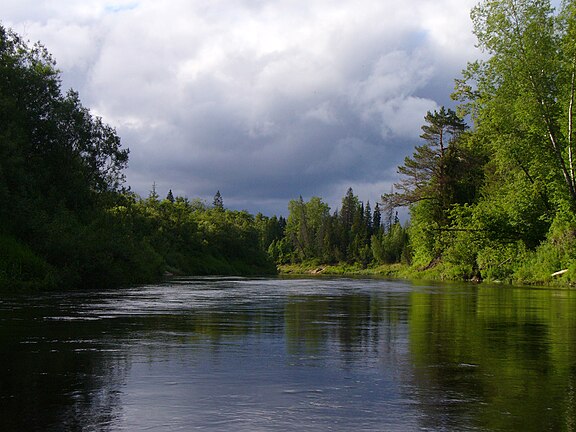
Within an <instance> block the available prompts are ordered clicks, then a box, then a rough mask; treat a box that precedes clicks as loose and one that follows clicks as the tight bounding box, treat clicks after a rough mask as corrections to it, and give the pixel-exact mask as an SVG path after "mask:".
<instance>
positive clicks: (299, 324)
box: [284, 293, 406, 362]
mask: <svg viewBox="0 0 576 432" xmlns="http://www.w3.org/2000/svg"><path fill="white" fill-rule="evenodd" d="M405 305H406V298H401V297H394V296H386V295H383V294H380V295H369V294H365V293H362V294H360V293H355V294H348V295H342V296H333V297H331V296H293V297H290V298H289V299H288V302H287V303H286V306H285V309H284V322H285V337H286V343H287V346H288V352H289V353H290V354H296V355H299V354H307V355H310V354H312V355H313V354H315V353H318V352H320V351H325V350H327V349H334V350H336V351H337V352H339V353H340V354H341V355H342V357H343V358H344V360H345V361H346V362H350V361H353V360H357V359H359V358H363V357H365V355H366V354H368V353H379V352H380V351H382V350H384V351H387V350H389V349H390V348H391V347H392V342H393V340H394V339H395V338H396V337H397V335H395V334H394V329H395V328H396V324H397V323H399V322H400V321H401V320H402V315H406V309H405V307H404V306H405ZM405 320H406V317H405V316H404V322H405Z"/></svg>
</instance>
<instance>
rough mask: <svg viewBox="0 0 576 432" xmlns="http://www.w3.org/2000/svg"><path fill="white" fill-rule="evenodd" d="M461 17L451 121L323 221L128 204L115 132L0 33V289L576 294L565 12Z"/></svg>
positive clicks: (31, 51) (159, 201) (568, 7)
mask: <svg viewBox="0 0 576 432" xmlns="http://www.w3.org/2000/svg"><path fill="white" fill-rule="evenodd" d="M471 17H472V21H473V24H474V33H475V35H476V36H477V39H478V46H479V47H480V48H481V49H482V50H483V51H484V53H485V54H486V55H485V56H484V59H483V60H478V61H475V62H472V63H470V64H468V66H467V67H466V69H465V70H464V71H463V72H462V76H461V77H460V78H458V79H456V85H455V91H454V93H453V95H452V97H453V99H454V100H455V101H457V108H456V109H455V110H452V109H450V108H446V107H441V108H440V109H438V110H434V111H431V112H428V113H426V114H425V115H424V116H423V125H422V134H421V140H420V141H419V142H418V143H415V149H414V152H413V154H412V155H410V156H408V157H406V159H405V160H404V163H403V164H402V165H401V166H400V167H398V173H399V180H398V182H397V184H396V185H395V189H394V191H393V192H391V193H388V194H384V195H383V196H382V197H381V198H380V199H379V200H378V202H374V203H372V204H371V203H370V202H366V203H363V202H361V201H360V200H359V199H358V197H357V196H355V195H354V192H353V190H352V189H349V190H348V191H347V192H346V194H345V196H344V197H343V198H342V203H341V206H340V207H339V208H338V209H336V210H334V211H332V210H331V209H330V208H329V206H328V205H327V204H326V203H324V202H323V201H322V198H320V197H312V198H310V199H309V200H307V201H305V200H304V199H303V198H302V197H300V198H299V199H294V200H292V201H290V202H289V203H288V216H287V218H283V217H276V216H272V217H268V216H264V215H262V214H257V215H251V214H249V213H247V212H245V211H233V210H228V209H226V208H225V205H224V198H223V197H222V195H221V194H220V192H219V191H218V192H217V193H216V195H215V196H214V201H213V202H212V203H209V204H207V203H205V202H203V201H201V200H199V199H194V200H189V199H187V198H184V197H179V196H176V197H175V196H173V194H172V192H171V191H169V192H168V194H167V195H166V197H160V196H159V195H158V193H157V192H156V190H155V188H154V187H153V188H152V191H151V192H150V194H149V195H148V196H147V197H140V196H138V195H136V194H134V193H133V192H131V191H130V189H129V188H128V187H126V185H125V181H124V180H125V179H124V174H123V171H124V169H125V167H126V165H127V162H128V156H129V152H128V150H127V149H123V148H122V146H121V143H120V138H119V137H118V136H117V134H116V131H115V130H114V129H113V128H112V127H110V126H108V125H106V124H105V123H103V121H102V119H100V118H98V117H95V116H93V115H92V114H91V113H90V112H89V110H88V109H86V108H85V107H83V106H82V104H81V103H80V100H79V96H78V94H77V93H75V92H74V91H69V92H67V93H63V92H62V90H61V81H60V76H59V72H58V70H57V69H56V66H55V62H54V61H53V59H52V58H51V56H50V54H49V53H48V52H47V51H46V49H45V48H44V47H43V46H42V45H40V44H35V45H32V46H31V45H29V44H28V43H26V42H25V41H23V40H22V39H21V38H20V37H19V36H18V35H17V34H15V33H14V32H12V31H11V30H9V29H6V28H3V27H0V56H1V57H0V286H2V287H4V288H9V289H10V288H12V289H19V288H26V287H30V288H32V287H38V288H57V287H58V288H63V287H64V288H65V287H69V288H79V287H82V288H85V287H91V286H99V287H103V286H107V287H108V286H109V287H112V286H122V285H128V284H133V283H142V282H148V281H152V280H157V279H159V278H161V277H162V276H163V275H167V274H194V275H205V274H220V275H232V274H239V275H258V274H274V273H276V272H277V271H278V268H280V269H282V268H283V267H282V266H287V265H298V264H306V265H313V266H325V265H334V266H348V268H355V269H360V270H370V269H371V270H372V271H373V272H374V273H378V272H380V271H382V272H384V271H385V270H384V269H385V268H386V266H390V265H398V263H400V264H401V265H402V268H403V269H404V273H403V274H404V275H410V276H419V277H430V278H442V279H456V280H458V279H459V280H462V279H473V280H492V281H496V280H498V281H507V282H510V281H515V282H530V283H548V282H552V281H558V282H560V283H563V284H566V283H572V282H574V281H576V167H575V161H574V158H575V157H576V156H575V152H576V148H575V141H576V133H575V131H574V110H575V106H574V105H575V95H576V2H574V1H566V2H563V4H562V7H561V10H559V11H555V10H554V9H553V8H552V7H551V6H550V3H549V2H548V1H545V0H484V1H482V2H480V3H479V4H478V5H477V6H476V7H475V8H473V10H472V12H471ZM423 114H424V113H423ZM400 207H407V208H408V209H409V211H410V221H409V222H408V223H407V224H405V225H404V226H403V225H402V224H401V223H400V221H399V220H398V217H397V213H396V209H398V208H400ZM278 266H280V267H278Z"/></svg>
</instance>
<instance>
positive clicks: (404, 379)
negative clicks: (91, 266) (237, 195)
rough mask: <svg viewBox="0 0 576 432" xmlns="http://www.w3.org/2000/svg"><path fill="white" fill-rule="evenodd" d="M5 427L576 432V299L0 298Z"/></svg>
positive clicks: (323, 284) (373, 293)
mask: <svg viewBox="0 0 576 432" xmlns="http://www.w3.org/2000/svg"><path fill="white" fill-rule="evenodd" d="M0 430H1V431H179V430H182V431H192V430H200V431H202V430H205V431H251V432H252V431H304V430H306V431H308V430H310V431H350V430H354V431H523V432H525V431H538V432H541V431H573V430H576V295H575V294H574V293H573V292H572V291H570V290H551V289H537V288H512V287H506V286H485V285H446V284H437V285H434V284H426V283H419V284H416V283H412V282H406V281H387V280H378V279H344V278H338V279H321V278H314V279H291V278H286V279H284V278H278V279H242V278H189V279H179V280H175V281H171V282H170V283H166V284H161V285H152V286H143V287H136V288H131V289H125V290H116V291H110V290H102V291H90V292H75V293H48V294H46V293H43V294H26V295H6V294H5V295H3V296H2V297H0Z"/></svg>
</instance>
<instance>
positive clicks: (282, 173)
mask: <svg viewBox="0 0 576 432" xmlns="http://www.w3.org/2000/svg"><path fill="white" fill-rule="evenodd" d="M474 4H475V1H472V0H437V1H434V2H433V1H430V0H405V1H403V2H396V1H391V0H380V1H374V0H353V1H352V0H340V1H338V2H334V1H331V0H273V1H272V0H271V1H266V0H237V1H229V0H226V1H224V0H194V1H189V0H186V1H184V0H170V1H167V0H166V1H159V0H138V1H104V0H85V1H82V2H77V1H72V0H51V1H40V2H38V1H36V0H35V1H31V0H5V1H4V2H3V6H2V9H3V17H2V19H3V21H2V24H3V25H4V26H6V27H11V28H12V29H13V30H15V31H16V32H17V33H19V34H20V35H22V36H23V37H25V38H26V39H30V40H32V41H36V40H40V41H41V42H42V43H43V44H44V45H45V46H46V47H47V48H48V50H49V51H50V52H51V53H52V54H53V55H54V57H55V59H56V61H57V64H58V67H59V69H60V70H61V71H62V77H63V87H64V88H65V89H66V88H68V87H73V88H74V89H76V90H78V91H79V93H80V96H81V99H82V101H83V103H84V104H85V105H86V106H87V107H89V108H90V109H91V110H92V112H93V113H95V114H96V115H99V116H101V117H103V119H104V121H105V122H107V123H109V124H111V125H112V126H114V127H116V129H117V131H118V134H119V135H120V137H121V138H122V142H123V145H124V146H125V147H128V148H129V149H130V165H129V168H128V170H127V172H126V174H127V180H128V181H127V183H128V184H129V185H130V186H131V187H132V189H133V190H135V191H136V192H138V193H139V194H141V195H144V196H146V195H147V194H148V191H149V190H150V189H151V188H152V184H153V183H155V184H156V188H157V190H158V191H159V193H160V194H161V195H163V194H166V193H167V191H168V189H172V190H173V192H174V193H175V194H179V195H183V196H187V197H189V198H194V197H200V198H203V199H206V200H207V201H209V202H210V201H211V199H212V197H213V195H214V194H215V192H216V191H217V190H220V191H221V193H222V195H223V197H224V203H225V205H226V206H227V207H231V208H238V209H247V210H249V211H251V212H257V211H262V212H263V213H265V214H274V213H276V214H285V213H286V207H287V203H288V200H289V199H292V198H297V197H298V196H299V195H302V196H303V197H304V198H309V197H311V196H314V195H316V196H321V197H323V198H324V199H325V200H326V201H327V202H328V203H329V204H330V205H331V206H332V208H333V209H335V208H336V207H337V206H338V205H339V201H340V199H341V197H342V196H344V194H345V192H346V190H347V188H348V187H353V188H354V191H355V192H356V193H357V194H358V195H359V196H360V199H362V200H364V201H366V200H370V201H371V202H372V203H374V201H375V200H377V199H378V198H379V196H380V195H381V194H382V193H385V192H388V191H389V189H390V186H391V184H392V183H394V182H395V181H397V174H396V167H397V165H398V164H399V163H401V162H402V160H403V159H404V157H405V156H407V155H409V154H411V153H412V151H413V147H414V145H416V144H418V137H419V134H420V127H421V125H422V122H423V117H424V115H425V114H426V112H427V111H428V110H433V109H436V108H438V107H439V106H440V105H449V106H451V105H452V104H451V102H450V99H449V95H450V92H451V90H452V87H453V80H454V78H457V77H458V76H459V74H460V71H461V69H463V68H464V67H465V66H466V62H467V61H470V60H473V59H474V58H476V57H478V55H479V54H478V53H477V52H476V51H475V48H474V44H475V39H474V37H473V35H472V33H471V23H470V19H469V11H470V8H471V7H472V6H473V5H474Z"/></svg>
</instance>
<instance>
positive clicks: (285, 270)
mask: <svg viewBox="0 0 576 432" xmlns="http://www.w3.org/2000/svg"><path fill="white" fill-rule="evenodd" d="M278 273H279V274H280V275H312V276H371V277H382V278H392V279H412V280H431V281H453V282H475V283H481V282H486V283H493V284H503V285H534V286H549V287H564V288H571V287H574V286H576V283H575V282H574V275H573V272H572V271H571V270H570V269H566V270H563V271H561V272H557V273H554V274H550V275H547V277H542V278H540V279H515V278H509V279H506V280H499V279H490V278H485V279H481V278H470V277H468V276H467V274H466V273H465V272H462V271H461V270H460V269H459V268H458V267H457V266H450V265H447V264H444V263H440V264H438V265H436V266H434V267H432V268H429V269H425V270H423V269H417V268H414V267H411V266H409V265H406V264H399V263H396V264H381V265H377V266H368V267H365V268H363V267H362V266H361V265H360V264H347V263H340V264H318V263H315V262H304V263H298V264H282V265H279V266H278Z"/></svg>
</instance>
